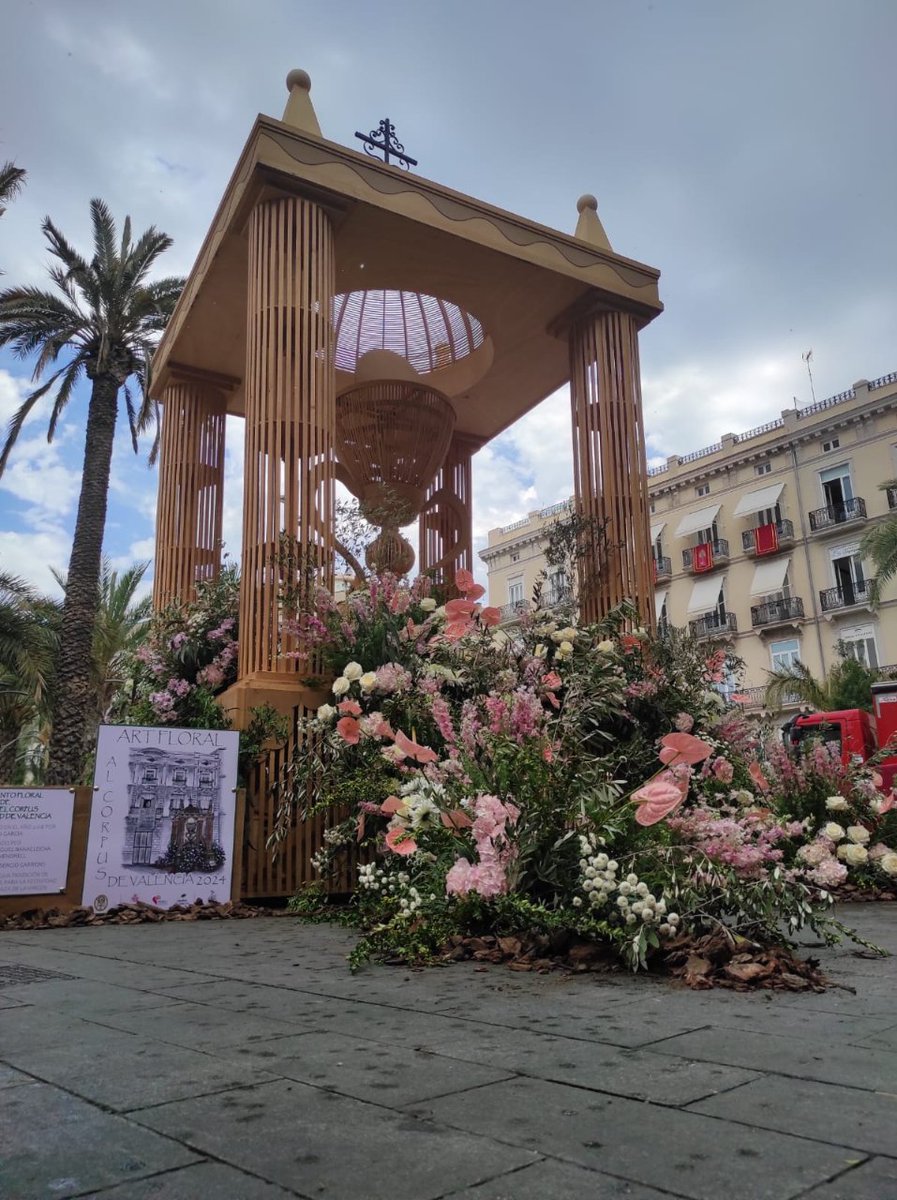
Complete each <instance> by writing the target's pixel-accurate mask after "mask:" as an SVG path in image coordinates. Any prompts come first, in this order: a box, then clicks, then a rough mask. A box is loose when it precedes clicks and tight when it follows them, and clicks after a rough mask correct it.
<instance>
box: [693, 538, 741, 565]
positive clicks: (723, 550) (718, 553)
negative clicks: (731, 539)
mask: <svg viewBox="0 0 897 1200" xmlns="http://www.w3.org/2000/svg"><path fill="white" fill-rule="evenodd" d="M707 545H709V546H710V549H711V550H712V552H713V566H714V567H724V566H726V565H727V564H728V562H729V543H728V542H727V541H726V539H725V538H717V539H716V541H715V542H708V543H707ZM695 550H697V546H689V547H688V548H687V549H685V550H683V551H682V566H683V567H684V568H685V570H686V571H692V572H694V571H695V567H694V565H693V563H694V554H695Z"/></svg>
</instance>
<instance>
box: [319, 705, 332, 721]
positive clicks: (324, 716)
mask: <svg viewBox="0 0 897 1200" xmlns="http://www.w3.org/2000/svg"><path fill="white" fill-rule="evenodd" d="M335 715H336V709H335V708H334V707H333V705H332V704H322V705H321V707H320V708H319V709H318V720H319V721H329V720H330V718H331V717H333V716H335Z"/></svg>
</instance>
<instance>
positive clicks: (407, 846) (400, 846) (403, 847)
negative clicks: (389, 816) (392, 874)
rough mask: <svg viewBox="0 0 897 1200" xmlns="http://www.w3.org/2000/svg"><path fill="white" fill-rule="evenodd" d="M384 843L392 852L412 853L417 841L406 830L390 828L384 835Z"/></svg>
mask: <svg viewBox="0 0 897 1200" xmlns="http://www.w3.org/2000/svg"><path fill="white" fill-rule="evenodd" d="M386 844H387V846H388V847H389V848H390V850H392V852H393V854H402V855H408V854H413V853H414V851H415V850H416V849H417V842H416V841H415V840H414V838H413V837H412V836H411V834H410V833H409V832H408V830H407V829H401V828H397V829H390V831H389V833H388V834H387V835H386Z"/></svg>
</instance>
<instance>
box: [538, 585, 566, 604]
mask: <svg viewBox="0 0 897 1200" xmlns="http://www.w3.org/2000/svg"><path fill="white" fill-rule="evenodd" d="M539 602H540V604H541V606H542V608H556V607H557V605H559V604H571V603H572V602H573V589H572V588H569V587H556V588H543V589H542V592H541V594H540V596H539Z"/></svg>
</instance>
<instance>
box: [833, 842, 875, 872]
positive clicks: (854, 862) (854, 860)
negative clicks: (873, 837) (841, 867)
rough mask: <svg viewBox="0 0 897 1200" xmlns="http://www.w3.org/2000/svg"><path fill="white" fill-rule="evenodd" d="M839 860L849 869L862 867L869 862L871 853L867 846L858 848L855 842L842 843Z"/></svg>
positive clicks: (839, 849) (839, 848)
mask: <svg viewBox="0 0 897 1200" xmlns="http://www.w3.org/2000/svg"><path fill="white" fill-rule="evenodd" d="M838 858H840V859H841V861H842V862H846V863H847V865H848V866H849V867H861V866H862V865H863V864H864V863H865V862H868V860H869V851H868V850H867V849H866V847H865V846H857V845H855V844H854V843H853V842H842V843H841V845H840V846H839V847H838Z"/></svg>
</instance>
